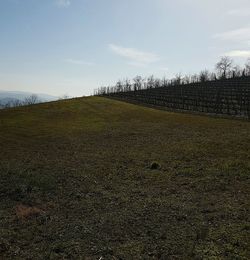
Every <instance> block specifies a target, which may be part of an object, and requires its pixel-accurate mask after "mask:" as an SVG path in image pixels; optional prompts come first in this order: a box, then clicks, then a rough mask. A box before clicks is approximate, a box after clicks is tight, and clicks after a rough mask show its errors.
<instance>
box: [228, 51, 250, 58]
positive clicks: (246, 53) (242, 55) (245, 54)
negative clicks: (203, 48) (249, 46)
mask: <svg viewBox="0 0 250 260" xmlns="http://www.w3.org/2000/svg"><path fill="white" fill-rule="evenodd" d="M225 56H229V57H238V58H249V57H250V51H246V50H234V51H229V52H227V53H225Z"/></svg>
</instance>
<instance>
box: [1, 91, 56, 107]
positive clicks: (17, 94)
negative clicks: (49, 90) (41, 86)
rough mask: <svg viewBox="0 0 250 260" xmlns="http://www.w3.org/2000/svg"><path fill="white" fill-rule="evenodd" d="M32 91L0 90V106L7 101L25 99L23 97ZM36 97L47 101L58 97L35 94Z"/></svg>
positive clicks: (29, 94)
mask: <svg viewBox="0 0 250 260" xmlns="http://www.w3.org/2000/svg"><path fill="white" fill-rule="evenodd" d="M33 94H34V93H31V92H23V91H4V90H0V106H1V105H3V106H4V105H6V104H7V103H9V102H14V101H21V102H22V101H25V99H26V98H27V97H29V96H31V95H33ZM36 95H37V98H38V99H39V100H40V101H41V102H48V101H54V100H56V99H58V97H55V96H51V95H47V94H36Z"/></svg>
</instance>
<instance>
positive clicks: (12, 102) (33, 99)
mask: <svg viewBox="0 0 250 260" xmlns="http://www.w3.org/2000/svg"><path fill="white" fill-rule="evenodd" d="M41 102H42V101H41V100H40V99H39V98H38V96H37V95H35V94H33V95H30V96H28V97H26V98H25V99H24V100H20V99H16V98H10V99H9V100H8V101H7V102H3V103H1V100H0V108H10V107H20V106H28V105H34V104H38V103H41Z"/></svg>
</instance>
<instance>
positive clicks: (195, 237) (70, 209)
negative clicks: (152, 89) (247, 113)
mask: <svg viewBox="0 0 250 260" xmlns="http://www.w3.org/2000/svg"><path fill="white" fill-rule="evenodd" d="M0 147H1V149H0V179H1V182H0V256H1V257H2V258H3V259H72V258H73V259H80V258H82V259H140V258H141V259H249V247H248V246H249V244H248V238H249V237H248V234H249V172H250V156H249V151H250V123H249V122H244V121H237V120H228V119H218V118H217V119H216V118H211V117H204V116H197V115H189V114H178V113H171V112H165V111H161V110H155V109H151V108H146V107H140V106H137V105H133V104H128V103H123V102H120V101H114V100H111V99H106V98H101V97H88V98H79V99H72V100H62V101H58V102H52V103H45V104H39V105H34V106H27V107H19V108H13V109H7V110H2V111H0Z"/></svg>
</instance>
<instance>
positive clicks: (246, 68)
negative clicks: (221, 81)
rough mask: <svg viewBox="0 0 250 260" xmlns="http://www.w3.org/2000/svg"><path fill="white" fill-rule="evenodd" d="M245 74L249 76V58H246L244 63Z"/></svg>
mask: <svg viewBox="0 0 250 260" xmlns="http://www.w3.org/2000/svg"><path fill="white" fill-rule="evenodd" d="M245 70H246V75H247V76H250V58H248V59H247V61H246V64H245Z"/></svg>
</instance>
